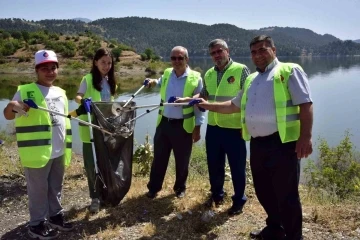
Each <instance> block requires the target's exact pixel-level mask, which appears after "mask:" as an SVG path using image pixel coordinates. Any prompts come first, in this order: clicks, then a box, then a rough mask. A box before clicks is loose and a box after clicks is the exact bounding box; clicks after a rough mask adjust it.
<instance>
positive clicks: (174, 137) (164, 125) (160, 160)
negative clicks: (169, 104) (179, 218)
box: [147, 117, 192, 193]
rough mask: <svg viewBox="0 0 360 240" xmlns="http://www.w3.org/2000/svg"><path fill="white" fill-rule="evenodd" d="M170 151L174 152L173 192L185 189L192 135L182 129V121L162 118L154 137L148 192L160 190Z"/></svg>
mask: <svg viewBox="0 0 360 240" xmlns="http://www.w3.org/2000/svg"><path fill="white" fill-rule="evenodd" d="M171 150H173V151H174V157H175V166H176V181H175V184H174V191H175V192H181V191H184V190H185V189H186V179H187V176H188V172H189V170H188V169H189V162H190V155H191V150H192V133H188V132H186V131H185V130H184V128H183V120H169V119H168V118H165V117H162V119H161V122H160V124H159V126H158V127H157V128H156V132H155V136H154V160H153V162H152V165H151V172H150V181H149V183H148V185H147V187H148V189H149V191H151V192H153V193H156V192H159V191H160V190H161V188H162V184H163V181H164V177H165V173H166V169H167V166H168V163H169V158H170V153H171Z"/></svg>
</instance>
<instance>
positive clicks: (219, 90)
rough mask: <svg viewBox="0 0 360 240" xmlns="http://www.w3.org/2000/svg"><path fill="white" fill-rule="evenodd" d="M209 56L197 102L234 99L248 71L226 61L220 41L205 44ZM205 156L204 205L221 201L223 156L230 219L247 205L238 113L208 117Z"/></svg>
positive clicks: (225, 50)
mask: <svg viewBox="0 0 360 240" xmlns="http://www.w3.org/2000/svg"><path fill="white" fill-rule="evenodd" d="M208 48H209V53H210V56H211V58H212V60H213V62H214V64H215V66H214V67H212V68H210V69H209V70H208V71H207V72H206V74H205V77H204V80H205V81H204V86H203V89H202V90H201V92H200V94H199V95H197V96H195V97H198V96H200V97H201V98H204V99H207V100H208V101H209V102H223V101H226V100H230V99H232V98H234V97H235V96H236V95H237V93H238V92H239V91H240V90H241V89H242V86H243V84H244V81H245V79H246V78H247V76H248V75H249V73H250V71H249V69H248V68H247V67H246V66H245V65H243V64H240V63H237V62H234V61H233V60H232V59H231V58H230V51H229V48H228V45H227V43H226V42H225V41H224V40H222V39H214V40H212V41H211V42H210V43H209V46H208ZM205 141H206V155H207V163H208V170H209V179H210V185H211V189H210V190H211V196H210V198H209V199H208V200H207V201H206V203H205V205H206V206H208V207H211V206H212V204H213V203H215V206H216V207H218V206H220V205H221V204H222V203H223V200H224V195H225V192H224V188H223V187H224V180H225V158H226V156H227V159H228V163H229V166H230V171H231V179H232V182H233V187H234V195H233V196H232V201H233V203H232V206H231V208H230V209H229V210H228V214H229V215H230V216H232V215H236V214H240V213H241V212H242V209H243V206H244V204H245V202H246V201H247V198H246V196H245V185H246V177H245V167H246V146H245V141H244V140H243V139H242V137H241V123H240V113H234V114H230V115H229V114H221V113H214V112H209V113H208V125H207V129H206V137H205Z"/></svg>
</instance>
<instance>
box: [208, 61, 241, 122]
mask: <svg viewBox="0 0 360 240" xmlns="http://www.w3.org/2000/svg"><path fill="white" fill-rule="evenodd" d="M243 69H244V65H243V64H240V63H237V62H233V63H232V64H231V65H230V66H229V68H228V69H226V71H225V73H224V75H223V76H222V78H221V81H220V83H219V86H218V85H217V72H216V71H215V68H211V69H209V70H208V71H207V72H206V74H205V85H206V89H207V91H208V93H209V96H208V101H209V102H225V101H229V100H231V99H233V98H234V97H236V96H237V94H238V93H239V91H240V78H241V75H242V71H243ZM240 119H241V115H240V113H233V114H221V113H215V112H210V111H209V112H208V124H209V125H212V126H216V125H218V126H220V127H223V128H235V129H240V128H241V122H240Z"/></svg>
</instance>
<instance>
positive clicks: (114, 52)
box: [111, 47, 122, 62]
mask: <svg viewBox="0 0 360 240" xmlns="http://www.w3.org/2000/svg"><path fill="white" fill-rule="evenodd" d="M121 52H122V50H121V48H119V47H117V48H113V49H112V50H111V54H112V55H113V56H114V58H115V61H116V62H118V61H119V57H120V56H121Z"/></svg>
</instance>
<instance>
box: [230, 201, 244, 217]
mask: <svg viewBox="0 0 360 240" xmlns="http://www.w3.org/2000/svg"><path fill="white" fill-rule="evenodd" d="M243 207H244V205H235V204H233V205H232V206H231V208H230V209H229V210H228V215H229V216H234V215H238V214H240V213H242V210H243Z"/></svg>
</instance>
